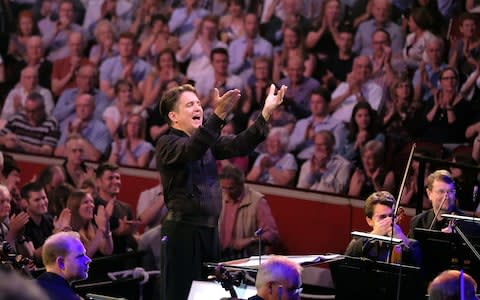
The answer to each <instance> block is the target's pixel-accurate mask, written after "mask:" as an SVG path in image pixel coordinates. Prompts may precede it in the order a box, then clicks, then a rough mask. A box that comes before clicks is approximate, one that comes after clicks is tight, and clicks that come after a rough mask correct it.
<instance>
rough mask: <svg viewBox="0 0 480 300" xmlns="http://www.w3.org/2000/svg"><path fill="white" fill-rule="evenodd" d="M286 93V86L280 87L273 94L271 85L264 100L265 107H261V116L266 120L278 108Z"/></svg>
mask: <svg viewBox="0 0 480 300" xmlns="http://www.w3.org/2000/svg"><path fill="white" fill-rule="evenodd" d="M286 92H287V86H286V85H282V87H281V88H280V89H279V90H278V92H276V93H275V85H274V84H271V85H270V89H269V91H268V95H267V98H266V99H265V106H264V107H263V111H262V115H263V117H264V118H265V119H266V120H268V119H269V118H270V115H271V114H272V112H273V111H274V110H275V109H276V108H277V107H279V106H280V104H282V102H283V96H284V95H285V93H286Z"/></svg>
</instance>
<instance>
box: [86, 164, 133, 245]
mask: <svg viewBox="0 0 480 300" xmlns="http://www.w3.org/2000/svg"><path fill="white" fill-rule="evenodd" d="M95 178H96V185H97V189H98V195H97V197H96V198H95V207H96V208H97V209H98V207H99V206H100V205H103V206H104V207H106V208H107V212H108V217H109V218H110V230H111V231H112V235H113V251H114V253H125V252H127V251H128V249H136V247H137V245H136V241H135V238H134V237H133V234H134V233H135V230H136V225H138V223H139V222H138V221H134V220H133V213H132V209H131V208H130V205H128V204H127V203H125V202H122V201H120V200H119V199H118V197H119V194H120V186H121V179H120V172H119V170H118V166H116V165H113V164H110V163H102V164H100V166H98V168H97V170H96V174H95ZM112 205H113V209H111V208H109V207H112Z"/></svg>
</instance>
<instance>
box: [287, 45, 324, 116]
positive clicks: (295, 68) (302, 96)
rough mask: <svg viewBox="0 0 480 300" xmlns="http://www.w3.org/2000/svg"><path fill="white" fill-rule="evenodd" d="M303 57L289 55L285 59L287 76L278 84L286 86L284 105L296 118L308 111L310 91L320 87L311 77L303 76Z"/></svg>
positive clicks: (307, 113)
mask: <svg viewBox="0 0 480 300" xmlns="http://www.w3.org/2000/svg"><path fill="white" fill-rule="evenodd" d="M303 71H304V64H303V59H302V58H301V57H299V56H295V55H293V56H290V57H288V59H287V76H286V77H285V78H283V79H281V80H280V81H278V85H286V86H288V90H287V94H286V95H285V96H286V97H287V100H288V102H287V101H286V103H285V104H286V105H287V107H288V109H289V110H290V111H291V112H292V113H293V114H294V115H295V117H297V118H305V117H307V116H309V115H310V114H311V113H312V112H311V111H310V106H309V103H308V102H309V100H310V97H311V95H312V92H313V91H314V90H315V89H318V88H319V87H320V83H319V82H318V81H317V80H316V79H315V78H312V77H307V76H304V74H303Z"/></svg>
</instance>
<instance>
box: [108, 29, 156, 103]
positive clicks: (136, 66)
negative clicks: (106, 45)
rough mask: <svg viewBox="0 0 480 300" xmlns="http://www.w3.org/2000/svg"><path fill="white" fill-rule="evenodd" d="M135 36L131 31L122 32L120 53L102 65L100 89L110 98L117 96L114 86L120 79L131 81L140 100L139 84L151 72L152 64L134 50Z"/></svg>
mask: <svg viewBox="0 0 480 300" xmlns="http://www.w3.org/2000/svg"><path fill="white" fill-rule="evenodd" d="M134 46H135V37H134V35H133V34H132V33H130V32H124V33H122V34H120V37H119V38H118V55H116V56H114V57H111V58H108V59H106V60H105V61H104V62H103V63H102V64H101V65H100V90H101V91H103V92H104V93H105V94H106V95H107V96H108V98H110V99H113V98H114V96H115V93H114V92H115V91H114V86H115V83H116V82H117V81H118V80H120V79H125V80H127V81H129V82H130V83H131V84H132V86H133V95H134V98H135V99H136V100H140V98H141V93H140V91H139V90H138V84H139V83H140V82H142V81H143V80H145V78H146V76H147V74H148V73H149V72H150V68H151V66H150V64H148V63H147V62H146V61H144V60H143V59H140V58H139V57H138V56H136V55H135V52H134Z"/></svg>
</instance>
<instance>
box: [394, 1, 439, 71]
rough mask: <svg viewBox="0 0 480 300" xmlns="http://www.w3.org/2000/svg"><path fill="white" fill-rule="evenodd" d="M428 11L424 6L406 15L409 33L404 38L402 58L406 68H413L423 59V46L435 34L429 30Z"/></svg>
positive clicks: (429, 19)
mask: <svg viewBox="0 0 480 300" xmlns="http://www.w3.org/2000/svg"><path fill="white" fill-rule="evenodd" d="M432 25H433V24H432V22H431V18H430V15H429V12H428V10H427V9H426V8H416V9H412V12H411V13H410V16H409V17H408V29H409V31H410V33H409V34H408V35H407V37H406V40H405V47H404V48H403V51H402V52H403V59H404V60H405V63H406V64H407V66H408V68H409V69H411V70H415V69H417V68H418V66H419V65H420V64H421V63H422V61H424V60H425V58H426V55H425V47H426V45H427V43H428V41H429V40H430V39H432V38H434V37H435V36H434V35H433V34H432V33H431V32H430V31H429V29H430V27H431V26H432Z"/></svg>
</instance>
